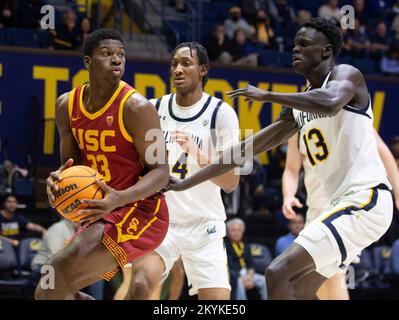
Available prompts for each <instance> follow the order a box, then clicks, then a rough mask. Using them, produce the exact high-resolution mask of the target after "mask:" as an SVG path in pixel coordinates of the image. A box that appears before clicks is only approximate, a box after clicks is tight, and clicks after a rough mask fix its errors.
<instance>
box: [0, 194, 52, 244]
mask: <svg viewBox="0 0 399 320" xmlns="http://www.w3.org/2000/svg"><path fill="white" fill-rule="evenodd" d="M17 206H18V201H17V197H16V196H14V195H12V194H7V195H6V196H5V198H4V201H3V207H2V210H1V211H0V236H1V237H2V239H4V240H6V241H9V242H10V243H11V244H12V245H13V246H15V247H17V246H18V245H19V240H20V239H21V238H23V236H24V235H25V234H26V233H27V231H33V232H37V233H39V234H40V235H44V234H45V233H46V229H45V228H43V227H42V226H41V225H38V224H36V223H33V222H29V221H28V220H27V219H26V218H25V217H24V216H22V215H20V214H19V213H16V211H17Z"/></svg>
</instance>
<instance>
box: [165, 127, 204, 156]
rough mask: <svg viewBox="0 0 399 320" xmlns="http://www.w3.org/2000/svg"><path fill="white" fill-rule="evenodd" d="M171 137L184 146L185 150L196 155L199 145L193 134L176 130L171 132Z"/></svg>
mask: <svg viewBox="0 0 399 320" xmlns="http://www.w3.org/2000/svg"><path fill="white" fill-rule="evenodd" d="M171 137H172V139H173V140H174V141H176V143H177V144H178V145H179V146H180V147H181V148H182V150H183V152H186V153H188V154H191V155H195V154H196V152H198V146H197V144H196V143H195V141H194V139H193V137H192V136H191V134H188V133H186V132H183V131H179V130H176V131H173V132H172V133H171Z"/></svg>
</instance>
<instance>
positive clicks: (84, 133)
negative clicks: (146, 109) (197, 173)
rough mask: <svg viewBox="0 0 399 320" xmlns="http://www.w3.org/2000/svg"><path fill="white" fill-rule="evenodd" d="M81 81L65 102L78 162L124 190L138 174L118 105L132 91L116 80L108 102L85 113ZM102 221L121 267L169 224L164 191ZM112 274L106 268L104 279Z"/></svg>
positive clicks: (157, 239)
mask: <svg viewBox="0 0 399 320" xmlns="http://www.w3.org/2000/svg"><path fill="white" fill-rule="evenodd" d="M86 86H87V85H83V86H79V87H77V88H75V89H73V90H72V91H71V93H70V96H69V101H68V112H69V120H70V125H71V129H72V133H73V135H74V137H75V139H76V142H77V144H78V146H79V150H80V156H81V163H82V164H84V165H86V166H89V167H92V168H93V169H95V170H97V171H98V172H99V173H101V174H102V175H103V176H104V180H105V182H106V183H107V185H109V186H111V187H112V188H114V189H116V190H124V189H126V188H129V187H130V186H132V185H134V184H135V183H136V182H137V181H138V180H139V177H140V175H141V174H142V173H143V174H144V172H143V170H144V166H143V164H142V163H141V161H140V157H139V154H138V152H137V150H136V148H135V146H134V141H133V139H132V137H131V136H130V135H129V134H128V132H127V131H126V129H125V126H124V123H123V108H124V104H125V102H126V100H127V99H128V98H129V97H130V96H131V95H132V94H133V93H134V92H136V90H135V89H133V88H132V87H131V86H129V85H128V84H126V83H125V82H123V81H120V83H119V86H118V88H117V89H116V90H115V92H114V94H113V95H112V97H111V98H110V99H109V101H108V102H107V103H106V104H105V105H104V106H103V107H102V108H101V109H100V110H98V111H97V112H95V113H89V112H88V111H87V110H86V109H85V106H84V105H83V92H84V90H85V87H86ZM103 222H104V224H105V229H104V235H103V239H102V242H103V244H104V245H105V246H106V248H107V249H108V250H109V251H110V252H111V253H112V254H113V255H114V257H115V259H116V260H117V261H118V263H119V265H120V266H121V267H123V266H124V265H125V264H126V263H127V262H129V261H132V260H134V259H135V258H138V257H140V256H142V255H144V254H147V253H149V252H151V251H153V250H154V249H155V248H156V247H157V246H159V245H160V243H161V242H162V240H163V239H164V237H165V235H166V231H167V229H168V224H169V219H168V210H167V206H166V203H165V199H164V195H163V194H161V193H155V194H154V195H153V196H150V197H148V198H146V199H142V200H139V201H137V202H135V203H130V204H128V205H126V206H124V207H122V208H117V209H115V210H114V211H112V212H111V213H110V214H108V215H107V216H106V217H104V218H103ZM112 275H113V273H112V272H110V273H109V274H106V275H104V278H105V279H109V278H110V276H112Z"/></svg>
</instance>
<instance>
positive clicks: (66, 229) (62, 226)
mask: <svg viewBox="0 0 399 320" xmlns="http://www.w3.org/2000/svg"><path fill="white" fill-rule="evenodd" d="M79 227H80V223H77V222H71V221H69V220H67V219H62V220H60V221H58V222H56V223H54V224H53V225H51V226H50V228H49V229H48V230H47V233H46V234H45V235H44V236H43V243H42V245H41V247H40V249H39V251H38V253H37V254H36V256H35V257H34V258H33V260H32V263H31V268H32V280H33V281H34V282H35V284H37V282H38V281H39V279H40V276H41V268H42V267H43V265H45V264H46V263H47V261H48V260H49V259H50V258H51V257H52V256H53V255H54V254H56V253H57V252H58V251H59V250H61V249H62V248H64V247H65V245H66V244H67V243H68V241H69V240H70V239H71V238H72V237H73V236H74V234H75V233H76V232H77V231H78V229H79ZM83 291H85V292H87V293H88V294H89V295H90V296H92V297H93V298H95V299H96V300H101V299H102V298H103V291H104V281H103V280H100V281H98V282H96V283H94V284H92V285H91V286H89V287H87V288H86V289H84V290H83Z"/></svg>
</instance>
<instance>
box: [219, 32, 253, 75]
mask: <svg viewBox="0 0 399 320" xmlns="http://www.w3.org/2000/svg"><path fill="white" fill-rule="evenodd" d="M251 51H252V48H251V47H250V45H248V43H247V39H246V37H245V34H244V32H243V31H242V30H241V29H238V30H236V31H235V32H234V40H233V41H232V44H231V46H230V49H229V52H223V53H222V54H221V55H220V57H219V59H218V60H219V61H220V62H221V63H224V64H235V65H241V66H243V65H245V66H253V67H254V66H257V65H258V54H257V53H253V52H251Z"/></svg>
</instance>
